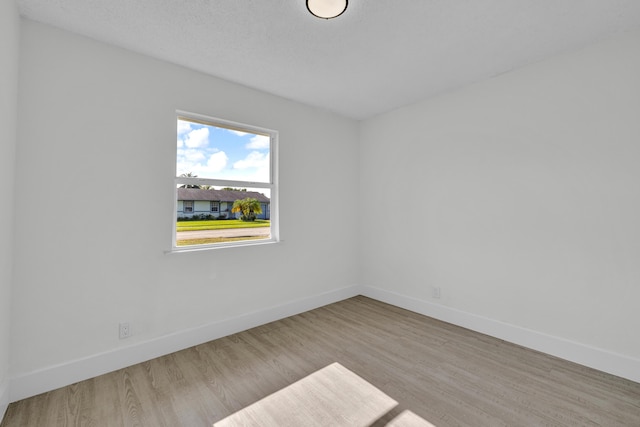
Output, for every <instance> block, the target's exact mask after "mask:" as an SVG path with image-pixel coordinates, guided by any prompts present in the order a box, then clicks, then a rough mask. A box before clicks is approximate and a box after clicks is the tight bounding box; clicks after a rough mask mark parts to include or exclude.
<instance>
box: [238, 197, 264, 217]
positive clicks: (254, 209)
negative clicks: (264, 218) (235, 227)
mask: <svg viewBox="0 0 640 427" xmlns="http://www.w3.org/2000/svg"><path fill="white" fill-rule="evenodd" d="M231 212H232V213H236V212H240V213H241V214H242V215H241V216H240V220H241V221H255V220H256V214H261V213H262V206H260V202H259V201H258V200H256V199H252V198H251V197H247V198H246V199H238V200H236V201H235V202H233V206H232V207H231Z"/></svg>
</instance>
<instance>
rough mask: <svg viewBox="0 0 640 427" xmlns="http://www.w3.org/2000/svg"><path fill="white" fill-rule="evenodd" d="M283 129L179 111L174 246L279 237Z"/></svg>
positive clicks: (255, 241)
mask: <svg viewBox="0 0 640 427" xmlns="http://www.w3.org/2000/svg"><path fill="white" fill-rule="evenodd" d="M277 141H278V133H277V132H276V131H273V130H269V129H263V128H258V127H256V126H250V125H244V124H240V123H234V122H229V121H226V120H222V119H215V118H211V117H205V116H202V115H198V114H192V113H186V112H178V113H177V148H176V174H175V180H174V195H175V201H176V203H175V208H174V221H173V224H174V228H173V250H174V251H180V250H189V249H201V248H216V247H225V246H240V245H248V244H260V243H267V242H275V241H277V240H278V227H277V226H278V221H277V213H278V210H277V200H278V197H277V196H278V187H277V168H276V165H277V157H276V153H277Z"/></svg>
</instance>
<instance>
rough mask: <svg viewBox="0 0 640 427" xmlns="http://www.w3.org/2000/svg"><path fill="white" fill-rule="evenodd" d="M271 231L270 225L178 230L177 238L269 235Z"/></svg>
mask: <svg viewBox="0 0 640 427" xmlns="http://www.w3.org/2000/svg"><path fill="white" fill-rule="evenodd" d="M270 232H271V230H270V228H269V227H258V228H230V229H227V230H198V231H178V232H176V240H185V239H206V238H208V237H246V236H268V235H269V233H270Z"/></svg>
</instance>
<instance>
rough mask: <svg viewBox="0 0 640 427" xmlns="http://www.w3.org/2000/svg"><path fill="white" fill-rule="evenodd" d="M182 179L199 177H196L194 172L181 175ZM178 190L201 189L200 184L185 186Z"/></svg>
mask: <svg viewBox="0 0 640 427" xmlns="http://www.w3.org/2000/svg"><path fill="white" fill-rule="evenodd" d="M180 177H181V178H197V177H198V175H194V174H193V173H192V172H187V173H183V174H181V175H180ZM178 188H200V186H199V185H198V184H184V185H181V186H179V187H178Z"/></svg>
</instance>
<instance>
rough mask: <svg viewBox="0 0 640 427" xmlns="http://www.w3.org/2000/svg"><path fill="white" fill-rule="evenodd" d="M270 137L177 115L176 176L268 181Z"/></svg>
mask: <svg viewBox="0 0 640 427" xmlns="http://www.w3.org/2000/svg"><path fill="white" fill-rule="evenodd" d="M269 164H270V162H269V137H268V136H266V135H256V134H253V133H246V132H239V131H236V130H231V129H225V128H220V127H216V126H207V125H202V124H199V123H193V122H189V121H185V120H181V119H178V148H177V158H176V172H177V176H180V175H181V174H183V173H188V172H191V173H192V174H195V175H197V176H198V177H199V178H216V179H228V180H241V181H254V182H269Z"/></svg>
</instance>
